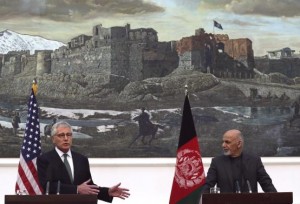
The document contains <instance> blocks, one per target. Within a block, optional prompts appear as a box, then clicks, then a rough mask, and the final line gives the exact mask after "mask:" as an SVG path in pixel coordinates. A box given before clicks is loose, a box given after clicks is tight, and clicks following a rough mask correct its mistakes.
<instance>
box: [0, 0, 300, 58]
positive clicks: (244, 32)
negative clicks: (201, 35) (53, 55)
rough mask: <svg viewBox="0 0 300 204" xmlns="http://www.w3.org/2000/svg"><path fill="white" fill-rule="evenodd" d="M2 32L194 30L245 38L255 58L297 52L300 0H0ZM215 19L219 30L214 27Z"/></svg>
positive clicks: (176, 34) (161, 34) (175, 33)
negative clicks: (287, 49) (284, 50)
mask: <svg viewBox="0 0 300 204" xmlns="http://www.w3.org/2000/svg"><path fill="white" fill-rule="evenodd" d="M0 13H1V15H0V21H1V24H0V31H2V30H5V29H9V30H13V31H15V32H18V33H22V34H31V35H39V36H42V37H45V38H48V39H53V40H59V41H62V42H64V43H67V42H68V41H70V39H71V38H73V37H76V36H77V35H80V34H86V35H92V27H93V26H94V25H98V24H102V25H103V27H107V28H109V27H112V26H124V25H125V24H126V23H129V24H130V25H131V28H133V29H134V28H154V29H155V30H156V31H157V32H158V39H159V41H169V40H180V39H181V38H182V37H187V36H191V35H194V33H195V30H196V29H198V28H204V29H205V31H206V32H208V33H213V32H215V33H216V34H228V35H229V37H230V38H231V39H235V38H249V39H250V40H251V41H252V43H253V49H254V54H255V55H256V56H260V55H264V54H266V51H270V50H277V49H281V48H284V47H290V48H291V49H294V50H296V53H300V26H299V25H300V0H263V1H261V0H0ZM213 20H216V21H217V22H219V23H220V24H222V26H223V30H220V29H217V28H213Z"/></svg>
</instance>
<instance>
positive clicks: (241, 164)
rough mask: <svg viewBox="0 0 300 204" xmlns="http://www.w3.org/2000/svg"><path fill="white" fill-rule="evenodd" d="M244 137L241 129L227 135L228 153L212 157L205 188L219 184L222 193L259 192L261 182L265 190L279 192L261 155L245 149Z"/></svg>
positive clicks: (224, 149) (226, 149)
mask: <svg viewBox="0 0 300 204" xmlns="http://www.w3.org/2000/svg"><path fill="white" fill-rule="evenodd" d="M243 146H244V139H243V135H242V133H241V132H240V131H239V130H228V131H226V132H225V133H224V135H223V142H222V148H223V152H224V154H223V155H221V156H218V157H215V158H213V159H212V161H211V164H210V167H209V169H208V172H207V177H206V184H205V188H204V192H209V189H210V188H211V187H214V186H215V185H216V184H217V186H218V187H220V191H221V193H222V192H223V193H226V192H227V193H235V192H249V191H251V192H257V183H259V184H260V186H261V188H262V190H263V191H264V192H277V190H276V188H275V187H274V185H273V183H272V179H271V178H270V176H269V175H268V173H267V172H266V170H265V168H264V165H263V164H262V161H261V159H260V157H258V156H254V155H250V154H247V153H244V152H243Z"/></svg>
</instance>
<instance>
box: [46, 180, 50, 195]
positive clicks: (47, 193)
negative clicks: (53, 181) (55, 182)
mask: <svg viewBox="0 0 300 204" xmlns="http://www.w3.org/2000/svg"><path fill="white" fill-rule="evenodd" d="M49 188H50V182H49V181H47V185H46V193H45V194H46V195H49Z"/></svg>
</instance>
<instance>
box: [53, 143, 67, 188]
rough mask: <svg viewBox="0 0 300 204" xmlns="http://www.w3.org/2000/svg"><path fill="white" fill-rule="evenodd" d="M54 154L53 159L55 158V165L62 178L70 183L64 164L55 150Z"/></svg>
mask: <svg viewBox="0 0 300 204" xmlns="http://www.w3.org/2000/svg"><path fill="white" fill-rule="evenodd" d="M53 152H54V158H55V163H56V164H57V168H58V169H59V171H62V174H63V175H62V177H63V178H64V179H65V180H67V181H68V183H70V184H71V183H72V182H71V179H70V177H69V173H68V171H67V168H66V166H65V164H64V162H63V161H62V159H61V158H60V156H59V154H58V153H57V152H56V150H55V149H54V150H53Z"/></svg>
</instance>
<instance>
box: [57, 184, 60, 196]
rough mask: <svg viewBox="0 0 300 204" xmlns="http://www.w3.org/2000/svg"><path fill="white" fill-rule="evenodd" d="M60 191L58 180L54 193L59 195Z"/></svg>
mask: <svg viewBox="0 0 300 204" xmlns="http://www.w3.org/2000/svg"><path fill="white" fill-rule="evenodd" d="M59 192H60V181H58V182H57V189H56V194H57V195H59Z"/></svg>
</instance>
